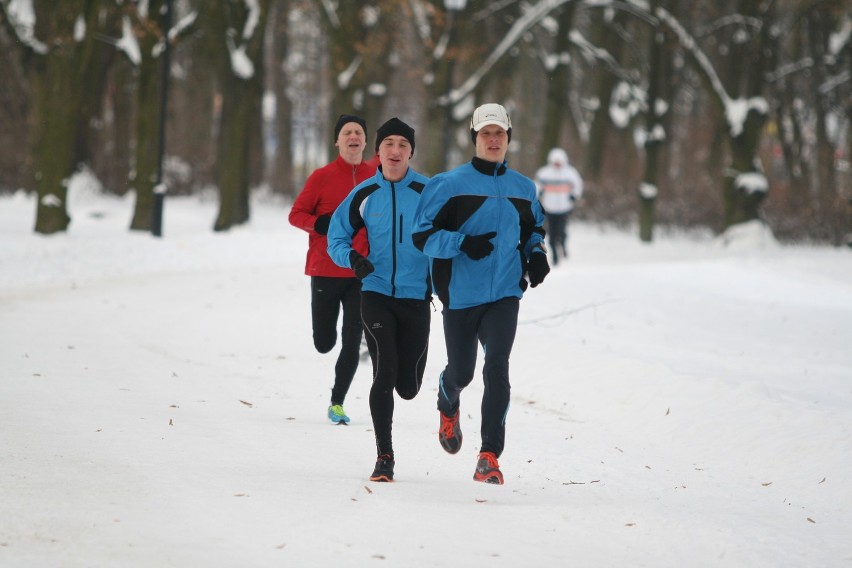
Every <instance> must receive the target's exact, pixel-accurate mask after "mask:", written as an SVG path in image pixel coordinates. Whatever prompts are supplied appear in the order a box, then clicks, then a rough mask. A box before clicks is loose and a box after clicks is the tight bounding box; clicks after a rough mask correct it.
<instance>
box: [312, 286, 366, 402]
mask: <svg viewBox="0 0 852 568" xmlns="http://www.w3.org/2000/svg"><path fill="white" fill-rule="evenodd" d="M360 304H361V281H360V280H358V279H357V278H329V277H325V276H311V321H312V325H313V333H314V347H316V349H317V351H319V352H320V353H328V352H329V351H331V350H332V349H333V348H334V345H335V344H336V343H337V320H338V318H339V316H340V308H341V306H342V307H343V324H342V327H341V334H340V336H341V341H340V343H341V345H340V354H339V355H338V356H337V363H336V364H335V366H334V386H333V387H332V389H331V403H332V404H343V401H344V400H345V399H346V393H347V392H349V386H350V385H351V384H352V378H353V377H354V376H355V371H356V370H357V369H358V358H359V351H360V349H361V336H362V327H361V314H360Z"/></svg>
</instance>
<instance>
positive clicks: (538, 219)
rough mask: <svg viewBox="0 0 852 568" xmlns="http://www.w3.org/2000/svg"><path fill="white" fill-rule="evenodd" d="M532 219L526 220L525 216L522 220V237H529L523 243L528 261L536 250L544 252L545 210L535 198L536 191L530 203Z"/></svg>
mask: <svg viewBox="0 0 852 568" xmlns="http://www.w3.org/2000/svg"><path fill="white" fill-rule="evenodd" d="M530 217H531V219H529V220H526V219H524V216H522V218H521V235H529V236H528V237H527V239H526V240H525V242H523V243H521V244H522V245H523V249H524V257H526V258H527V259H529V257H530V255H531V254H532V253H533V251H534V250H535V249H536V248H538V249H540V250H541V251H542V252H544V248H543V247H544V235H545V231H544V209H543V208H542V206H541V203H539V202H538V199H536V198H535V190H534V189H533V199H532V202H531V203H530ZM524 225H527V226H526V227H525V226H524Z"/></svg>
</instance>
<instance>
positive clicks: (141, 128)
mask: <svg viewBox="0 0 852 568" xmlns="http://www.w3.org/2000/svg"><path fill="white" fill-rule="evenodd" d="M163 4H164V0H152V1H151V3H150V5H149V8H148V10H149V11H148V16H149V18H148V19H147V20H146V21H143V22H142V25H140V26H138V28H139V29H140V30H142V31H141V32H139V33H141V37H140V38H139V47H140V49H141V52H142V59H141V61H140V62H139V69H138V79H137V84H136V160H135V167H134V172H135V173H134V176H133V179H132V180H130V183H131V187H132V189H134V190H135V192H136V204H135V206H134V208H133V219H132V220H131V222H130V229H131V230H134V231H150V230H151V228H152V225H153V221H154V186H155V185H156V184H157V170H158V166H159V154H160V148H159V134H160V118H161V117H160V114H161V112H165V109H161V108H160V89H162V88H163V85H161V83H162V81H161V80H160V77H161V76H162V70H161V68H160V67H161V65H162V62H163V58H162V57H155V56H154V54H153V49H154V46H155V45H156V44H157V42H158V41H160V40H161V39H162V37H163V29H162V27H161V25H160V19H159V16H160V11H161V9H162V7H163Z"/></svg>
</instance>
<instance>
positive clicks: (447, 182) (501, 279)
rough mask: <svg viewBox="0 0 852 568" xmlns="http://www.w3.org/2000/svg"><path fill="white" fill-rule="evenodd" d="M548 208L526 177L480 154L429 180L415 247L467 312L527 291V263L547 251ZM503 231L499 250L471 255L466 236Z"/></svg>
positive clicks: (452, 305) (447, 302) (444, 292)
mask: <svg viewBox="0 0 852 568" xmlns="http://www.w3.org/2000/svg"><path fill="white" fill-rule="evenodd" d="M543 224H544V212H543V211H542V208H541V205H540V204H539V202H538V199H537V198H536V187H535V184H534V183H533V181H532V180H531V179H529V178H527V177H526V176H524V175H522V174H520V173H518V172H516V171H514V170H510V169H509V168H508V167H507V166H506V162H503V163H502V164H497V163H495V162H488V161H486V160H482V159H480V158H473V160H472V161H470V162H468V163H466V164H463V165H461V166H459V167H457V168H455V169H453V170H450V171H448V172H445V173H442V174H438V175H436V176H435V177H433V178H432V179H431V180H429V183H428V184H426V188H425V189H424V190H423V196H422V197H421V198H420V204H419V205H418V206H417V213H416V214H415V219H414V230H413V233H412V235H413V239H414V244H415V245H416V246H417V248H419V249H420V250H422V251H423V252H424V253H426V255H427V256H429V257H431V258H432V262H431V274H432V285H433V287H434V290H435V293H436V294H437V295H438V297H439V298H440V299H441V303H443V304H444V306H445V307H447V308H449V309H461V308H469V307H473V306H478V305H481V304H487V303H490V302H495V301H497V300H500V299H502V298H507V297H512V296H514V297H517V298H520V297H522V296H523V293H524V290H525V289H526V286H527V282H526V280H525V279H524V274H525V272H526V263H527V260H528V259H529V257H530V255H531V254H546V253H545V251H544V248H543V245H542V244H541V243H542V242H543V241H544V229H543V228H542V225H543ZM492 231H493V232H496V233H497V235H496V236H495V237H494V238H493V239H491V243H492V244H493V245H494V250H493V252H492V253H491V254H489V255H488V256H486V257H485V258H483V259H481V260H472V259H471V258H470V257H468V256H467V255H466V254H465V253H464V252H462V251H461V249H460V246H461V243H462V240H464V238H465V236H467V235H482V234H485V233H490V232H492Z"/></svg>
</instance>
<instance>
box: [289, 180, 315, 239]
mask: <svg viewBox="0 0 852 568" xmlns="http://www.w3.org/2000/svg"><path fill="white" fill-rule="evenodd" d="M319 185H320V182H319V180H318V176H317V175H316V174H311V175H310V176H308V179H307V181H306V182H305V187H304V188H302V191H301V192H300V193H299V195H298V196H297V197H296V200H295V201H294V202H293V206H292V207H291V208H290V217H289V221H290V224H291V225H293V226H294V227H296V228H297V229H302V230H303V231H308V232H311V231H313V230H314V223H316V220H317V216H318V215H317V214H316V209H317V200H318V197H319V192H318V186H319Z"/></svg>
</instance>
